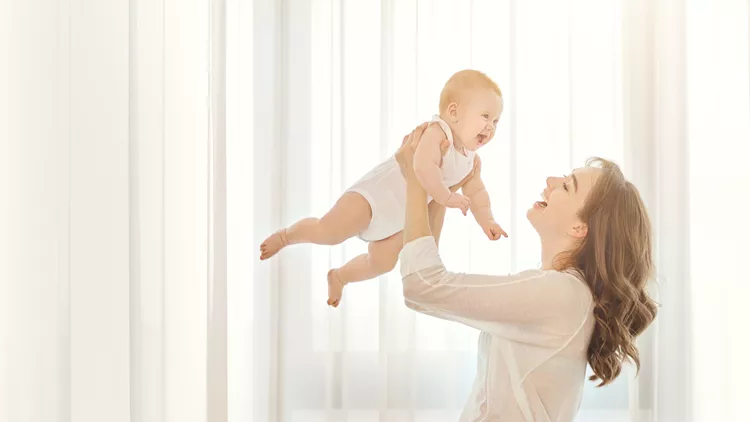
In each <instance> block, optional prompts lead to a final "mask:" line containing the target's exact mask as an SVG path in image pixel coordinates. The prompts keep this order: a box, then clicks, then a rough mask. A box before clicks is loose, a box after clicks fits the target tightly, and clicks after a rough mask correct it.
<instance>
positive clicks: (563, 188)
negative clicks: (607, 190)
mask: <svg viewBox="0 0 750 422" xmlns="http://www.w3.org/2000/svg"><path fill="white" fill-rule="evenodd" d="M600 172H601V169H599V168H596V167H584V168H579V169H575V170H573V172H572V173H571V174H569V175H567V176H563V177H548V178H547V187H546V188H545V189H544V190H543V191H542V200H541V201H538V202H536V203H534V206H532V207H531V209H529V211H528V212H527V213H526V217H527V218H528V219H529V222H530V223H531V225H532V226H534V229H535V230H536V231H537V233H539V236H540V237H541V238H542V240H545V239H552V238H556V237H561V236H573V237H575V238H582V237H585V236H586V230H587V228H586V225H585V224H584V223H583V222H582V221H581V220H580V218H578V211H579V210H580V209H581V208H583V204H584V202H585V201H586V197H587V196H588V194H589V192H590V191H591V189H592V188H593V187H594V184H595V183H596V179H597V177H598V176H599V173H600Z"/></svg>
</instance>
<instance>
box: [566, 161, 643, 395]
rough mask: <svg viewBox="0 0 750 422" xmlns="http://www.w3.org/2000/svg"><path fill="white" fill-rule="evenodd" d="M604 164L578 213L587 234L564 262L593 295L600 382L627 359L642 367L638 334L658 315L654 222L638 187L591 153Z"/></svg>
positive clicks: (593, 349) (593, 347)
mask: <svg viewBox="0 0 750 422" xmlns="http://www.w3.org/2000/svg"><path fill="white" fill-rule="evenodd" d="M586 165H587V166H596V167H600V168H601V173H600V174H599V176H598V178H597V180H596V183H595V184H594V187H593V188H592V190H591V191H590V192H589V194H588V196H587V198H586V202H585V203H584V206H583V208H581V210H580V211H579V213H578V216H579V218H580V219H581V221H582V222H584V223H586V225H587V228H588V231H587V234H586V237H585V238H584V239H583V241H582V242H581V243H580V244H579V245H578V247H577V248H576V249H575V250H573V251H571V252H570V253H569V254H567V257H566V259H563V262H562V263H563V264H564V266H565V267H567V268H572V269H573V270H575V271H577V272H578V274H579V275H580V276H581V278H582V279H583V280H585V281H586V283H587V284H588V286H589V288H590V289H591V293H592V295H593V297H594V303H595V307H594V318H595V326H594V331H593V334H592V337H591V342H590V344H589V348H588V362H589V365H590V366H591V368H592V369H593V372H594V375H592V376H591V377H590V380H591V381H597V380H600V381H601V382H600V383H599V384H598V386H599V387H601V386H603V385H606V384H609V383H610V382H612V381H613V380H614V379H615V378H617V376H618V375H620V372H621V370H622V364H623V362H624V361H625V360H626V359H630V360H632V361H633V362H634V363H635V365H636V367H637V368H638V370H640V358H639V355H638V348H637V347H636V344H635V339H636V337H638V335H640V334H641V333H642V332H643V331H644V330H645V329H646V327H648V326H649V325H650V324H651V322H652V321H653V320H654V318H655V317H656V310H657V307H656V303H655V302H654V301H653V300H652V299H651V297H649V295H648V292H647V282H648V281H649V280H651V278H652V275H653V268H654V267H653V258H652V245H651V238H652V233H651V222H650V220H649V216H648V213H647V211H646V207H645V205H644V203H643V200H642V199H641V196H640V194H639V193H638V189H636V187H635V186H634V185H633V184H632V183H630V182H628V181H627V180H625V177H624V175H623V174H622V171H621V170H620V168H619V167H618V166H617V164H615V163H613V162H611V161H608V160H605V159H602V158H598V157H596V158H591V159H589V160H588V162H587V163H586Z"/></svg>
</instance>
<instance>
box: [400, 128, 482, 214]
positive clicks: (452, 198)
mask: <svg viewBox="0 0 750 422" xmlns="http://www.w3.org/2000/svg"><path fill="white" fill-rule="evenodd" d="M445 141H446V136H445V132H443V130H442V129H441V128H440V127H439V126H437V125H430V126H428V127H427V129H425V131H424V133H423V134H422V139H421V140H420V141H419V145H417V150H416V151H415V152H414V173H415V174H416V176H417V180H419V183H421V184H422V187H424V190H425V191H427V194H428V195H430V196H431V197H432V198H433V199H434V200H435V201H436V202H437V203H438V204H441V205H444V206H446V207H449V208H460V209H461V211H462V212H463V213H464V215H466V212H467V211H468V209H469V205H470V201H469V198H466V197H465V196H463V195H461V194H458V193H453V192H451V191H450V189H448V188H447V187H446V186H445V185H443V176H442V173H441V172H440V165H441V161H442V159H443V151H442V148H441V146H442V144H443V143H444V142H445Z"/></svg>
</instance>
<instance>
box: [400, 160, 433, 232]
mask: <svg viewBox="0 0 750 422" xmlns="http://www.w3.org/2000/svg"><path fill="white" fill-rule="evenodd" d="M430 235H431V233H430V225H429V220H428V216H427V192H425V190H424V188H423V187H422V185H421V184H420V183H419V181H418V180H417V178H416V176H415V175H414V174H413V173H412V174H411V175H410V177H408V178H407V183H406V220H405V222H404V245H406V244H407V243H409V242H411V241H412V240H414V239H418V238H420V237H424V236H430Z"/></svg>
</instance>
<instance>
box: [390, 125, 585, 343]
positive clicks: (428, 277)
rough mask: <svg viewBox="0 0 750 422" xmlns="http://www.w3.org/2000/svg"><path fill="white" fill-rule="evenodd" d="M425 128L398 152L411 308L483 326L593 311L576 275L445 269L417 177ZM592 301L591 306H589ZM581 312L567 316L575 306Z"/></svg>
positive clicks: (406, 295)
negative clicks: (417, 156)
mask: <svg viewBox="0 0 750 422" xmlns="http://www.w3.org/2000/svg"><path fill="white" fill-rule="evenodd" d="M423 131H424V127H423V126H420V127H418V128H417V129H415V131H414V132H412V135H411V136H410V138H409V142H405V145H403V146H402V148H401V149H400V150H399V152H398V153H397V154H396V159H397V160H398V162H399V165H400V166H401V170H402V172H403V173H404V177H405V178H406V181H407V201H406V216H405V217H406V219H405V225H404V248H403V249H402V250H401V254H400V262H401V275H402V280H403V286H404V298H405V300H406V303H407V306H409V307H411V308H412V309H415V310H417V311H419V312H424V313H426V314H430V315H434V316H439V317H442V318H446V319H452V320H457V321H460V322H463V323H466V324H468V325H472V326H475V327H477V328H480V329H484V328H486V327H479V326H477V324H479V325H481V324H480V323H481V321H495V322H496V321H518V322H521V321H524V322H529V321H535V320H538V319H540V318H550V317H553V316H559V315H575V316H576V317H578V316H579V315H578V314H579V313H581V312H583V311H585V310H588V306H589V305H590V294H589V293H588V288H587V287H586V286H585V285H584V284H583V283H581V282H580V281H578V280H577V279H576V278H575V277H573V276H572V275H568V274H563V273H558V272H554V271H541V270H537V271H529V272H524V273H521V274H518V275H514V276H492V275H481V274H461V273H452V272H449V271H448V270H446V268H445V266H444V265H443V262H442V260H441V259H440V255H439V253H438V248H437V243H436V240H435V239H434V238H433V237H432V233H431V231H430V226H429V219H428V214H427V195H426V193H425V191H424V188H422V186H421V184H420V183H419V181H418V180H417V179H416V176H415V175H414V169H413V165H412V159H413V148H414V146H415V145H416V144H418V142H419V138H420V136H421V134H422V132H423ZM586 300H588V301H589V302H587V303H584V302H586ZM571 306H573V307H574V308H573V310H576V311H578V310H580V311H581V312H568V310H569V309H570V307H571Z"/></svg>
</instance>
